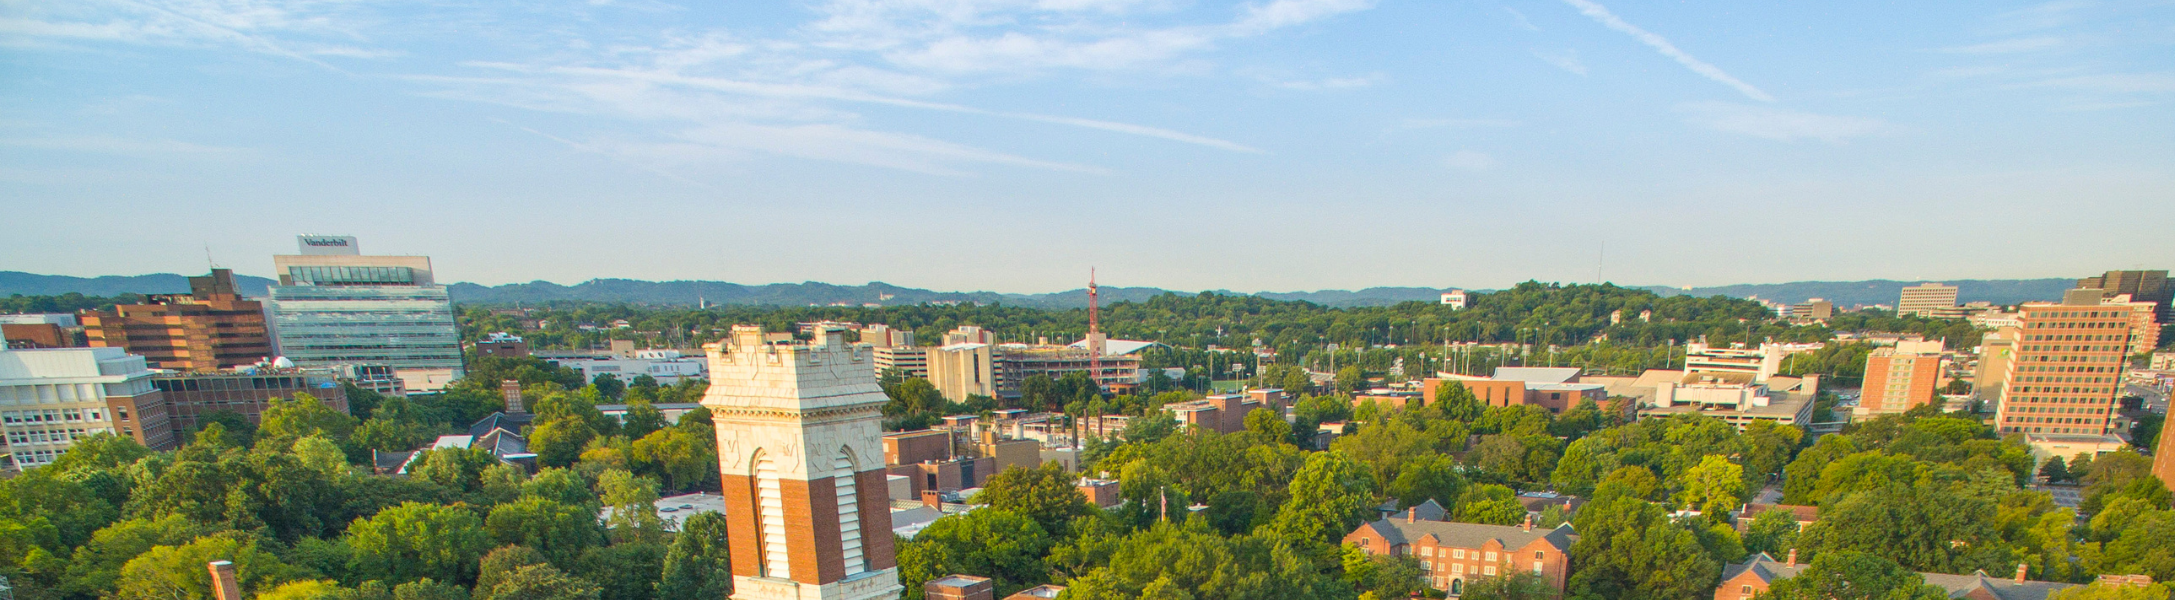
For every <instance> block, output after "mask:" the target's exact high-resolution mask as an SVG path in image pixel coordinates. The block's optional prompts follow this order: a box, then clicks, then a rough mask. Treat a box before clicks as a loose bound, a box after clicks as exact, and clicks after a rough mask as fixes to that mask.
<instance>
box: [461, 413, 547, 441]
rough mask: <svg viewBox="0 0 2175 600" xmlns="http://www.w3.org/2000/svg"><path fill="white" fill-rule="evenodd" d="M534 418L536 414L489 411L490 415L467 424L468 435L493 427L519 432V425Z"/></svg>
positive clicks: (479, 434)
mask: <svg viewBox="0 0 2175 600" xmlns="http://www.w3.org/2000/svg"><path fill="white" fill-rule="evenodd" d="M534 419H536V415H535V414H532V413H521V414H514V415H509V414H506V413H503V412H495V413H491V414H490V416H486V417H484V418H482V419H480V420H477V421H476V424H474V425H470V426H468V435H470V436H481V435H483V434H484V432H486V431H490V430H493V429H504V430H506V431H511V432H514V433H521V427H522V426H524V425H528V424H529V421H531V420H534Z"/></svg>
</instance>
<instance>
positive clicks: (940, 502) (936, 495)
mask: <svg viewBox="0 0 2175 600" xmlns="http://www.w3.org/2000/svg"><path fill="white" fill-rule="evenodd" d="M921 505H922V506H927V507H929V508H933V509H942V508H943V507H944V493H943V492H939V491H936V490H922V491H921Z"/></svg>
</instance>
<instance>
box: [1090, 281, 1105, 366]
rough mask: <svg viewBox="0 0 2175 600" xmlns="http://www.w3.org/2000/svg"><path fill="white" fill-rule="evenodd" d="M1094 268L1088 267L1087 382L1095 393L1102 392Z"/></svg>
mask: <svg viewBox="0 0 2175 600" xmlns="http://www.w3.org/2000/svg"><path fill="white" fill-rule="evenodd" d="M1095 293H1096V290H1095V267H1088V334H1087V350H1088V380H1090V381H1093V382H1095V391H1096V392H1098V393H1100V392H1102V391H1103V347H1104V346H1103V330H1102V324H1101V323H1100V322H1098V321H1097V317H1096V314H1095V313H1096V309H1095Z"/></svg>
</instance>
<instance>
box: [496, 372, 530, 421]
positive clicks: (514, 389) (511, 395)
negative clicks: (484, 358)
mask: <svg viewBox="0 0 2175 600" xmlns="http://www.w3.org/2000/svg"><path fill="white" fill-rule="evenodd" d="M498 390H499V392H500V393H503V394H505V395H506V414H509V415H521V414H528V412H529V407H527V406H524V405H522V404H521V380H519V379H506V380H502V381H499V382H498Z"/></svg>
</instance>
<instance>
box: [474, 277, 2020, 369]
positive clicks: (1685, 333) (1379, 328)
mask: <svg viewBox="0 0 2175 600" xmlns="http://www.w3.org/2000/svg"><path fill="white" fill-rule="evenodd" d="M461 321H462V331H463V332H465V334H466V335H468V336H470V337H471V338H474V337H480V336H482V335H485V334H488V333H491V332H495V331H510V332H521V334H522V335H524V336H525V337H526V338H527V339H528V341H529V342H530V345H531V346H532V347H535V348H591V347H600V346H602V345H603V343H604V340H607V339H638V340H643V341H645V342H647V343H651V344H655V345H659V346H677V347H692V346H694V345H697V344H700V343H702V342H705V341H710V340H714V339H717V337H718V336H721V335H723V332H724V331H725V329H726V328H727V327H729V326H730V325H731V324H733V323H761V324H763V325H764V326H765V328H767V329H769V330H772V331H790V330H791V329H792V327H793V324H795V323H805V322H815V321H847V322H856V323H883V324H887V325H890V326H892V327H894V328H898V329H909V330H912V331H913V332H914V333H915V337H916V340H917V341H918V342H920V343H923V344H933V343H936V342H937V341H938V340H940V339H942V335H943V334H944V333H945V332H947V331H950V330H952V329H953V328H955V327H959V326H962V325H974V326H979V327H981V328H983V329H985V330H988V331H990V332H992V333H994V334H995V335H996V336H997V338H998V339H999V340H1001V341H1011V342H1033V341H1036V340H1038V339H1041V338H1048V339H1050V340H1052V341H1059V342H1069V341H1072V340H1076V339H1079V338H1080V337H1082V336H1084V335H1085V334H1086V332H1087V311H1086V310H1080V309H1071V310H1044V309H1037V308H1025V307H1017V306H1006V305H1002V304H990V305H974V304H956V305H935V304H924V305H915V306H896V307H756V306H722V307H713V308H710V309H708V310H697V309H693V308H684V307H682V308H675V307H643V306H634V305H625V304H618V305H608V304H576V305H551V306H545V307H535V308H531V309H530V310H529V314H528V315H526V316H516V315H512V314H502V313H501V312H494V311H492V310H487V309H485V308H482V307H470V308H468V309H466V310H464V311H462V315H461ZM525 321H526V322H528V323H531V324H537V323H540V324H541V325H543V327H542V328H541V329H537V330H527V331H524V328H523V324H524V322H525ZM616 321H626V323H627V327H626V328H624V329H613V328H612V324H613V323H614V322H616ZM584 325H588V326H591V329H586V330H585V329H583V327H582V326H584ZM1102 326H1103V328H1104V330H1105V331H1107V332H1108V333H1110V334H1111V335H1112V336H1113V337H1116V338H1121V339H1140V340H1150V341H1157V342H1161V343H1164V344H1166V345H1169V346H1173V347H1179V348H1192V349H1204V348H1209V347H1223V348H1248V347H1252V346H1253V345H1254V344H1255V343H1256V342H1257V341H1258V342H1259V343H1260V344H1261V345H1262V346H1264V347H1266V348H1268V349H1272V350H1275V351H1276V352H1278V353H1279V354H1280V355H1283V356H1289V357H1293V358H1298V357H1303V356H1307V355H1309V354H1312V353H1318V352H1326V350H1325V348H1327V347H1328V346H1329V345H1331V344H1334V345H1336V346H1338V347H1341V348H1345V349H1352V350H1349V351H1358V349H1366V348H1379V347H1390V346H1400V347H1405V346H1417V347H1428V346H1436V345H1440V344H1444V343H1463V342H1480V343H1520V342H1522V343H1531V344H1535V345H1536V346H1539V347H1544V348H1545V347H1548V346H1559V347H1576V346H1581V345H1586V344H1589V343H1594V342H1606V343H1608V344H1610V345H1613V346H1617V347H1629V348H1642V347H1655V346H1665V345H1677V344H1682V343H1684V342H1687V341H1692V340H1697V339H1701V338H1702V337H1704V338H1706V339H1708V340H1709V341H1710V342H1713V343H1717V344H1722V343H1729V342H1751V343H1755V344H1757V343H1759V342H1762V341H1766V340H1776V341H1793V342H1804V341H1821V340H1827V339H1831V338H1833V337H1834V335H1835V334H1836V333H1837V332H1841V331H1891V332H1901V333H1918V334H1924V335H1928V336H1931V337H1948V338H1951V344H1952V345H1969V344H1975V343H1976V342H1977V337H1976V336H1977V332H1976V330H1975V329H1973V328H1972V327H1971V326H1970V325H1969V324H1967V323H1964V322H1963V321H1961V320H1954V319H1949V320H1938V319H1926V318H1922V317H1901V318H1898V317H1894V316H1893V315H1892V314H1890V313H1881V312H1877V311H1875V312H1865V313H1851V314H1848V315H1845V316H1842V317H1838V318H1837V319H1835V320H1833V321H1831V323H1830V324H1829V325H1827V326H1820V325H1809V326H1807V325H1792V324H1790V323H1788V322H1786V321H1782V320H1778V319H1776V318H1775V315H1774V313H1773V312H1771V311H1768V310H1766V309H1765V308H1763V307H1761V306H1760V305H1759V303H1757V302H1753V301H1749V300H1738V299H1732V298H1724V297H1719V296H1715V297H1706V298H1697V297H1691V296H1670V297H1663V296H1658V295H1656V294H1654V293H1652V292H1649V291H1645V290H1639V289H1632V288H1623V287H1617V286H1614V285H1578V284H1573V285H1563V284H1543V283H1537V282H1527V283H1523V284H1519V285H1518V286H1516V287H1514V288H1512V289H1508V290H1503V291H1499V292H1486V293H1475V294H1473V296H1472V301H1471V306H1470V307H1469V308H1467V309H1464V310H1452V309H1451V308H1450V307H1448V306H1444V305H1442V304H1438V303H1431V302H1406V303H1402V304H1397V305H1392V306H1374V307H1353V308H1333V307H1328V306H1323V305H1319V304H1313V303H1308V302H1294V301H1281V300H1271V299H1267V298H1262V297H1258V296H1244V295H1225V294H1214V293H1203V294H1198V295H1178V294H1164V295H1161V296H1156V297H1153V298H1149V299H1147V300H1144V301H1140V302H1117V303H1112V304H1109V305H1108V306H1106V307H1104V309H1103V314H1102ZM1441 354H1442V352H1441V351H1440V350H1439V349H1438V350H1436V351H1435V355H1437V356H1440V355H1441ZM1285 362H1287V363H1290V362H1293V361H1292V360H1290V359H1286V361H1285Z"/></svg>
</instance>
